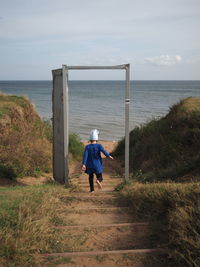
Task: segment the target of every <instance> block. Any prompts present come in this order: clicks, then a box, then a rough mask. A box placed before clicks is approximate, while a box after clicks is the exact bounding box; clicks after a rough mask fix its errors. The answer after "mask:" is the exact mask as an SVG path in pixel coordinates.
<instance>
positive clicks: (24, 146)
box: [0, 94, 83, 179]
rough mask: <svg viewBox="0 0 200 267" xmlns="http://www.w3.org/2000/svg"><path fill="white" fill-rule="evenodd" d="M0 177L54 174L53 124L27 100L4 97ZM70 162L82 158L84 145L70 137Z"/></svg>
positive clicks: (0, 124)
mask: <svg viewBox="0 0 200 267" xmlns="http://www.w3.org/2000/svg"><path fill="white" fill-rule="evenodd" d="M0 129H1V131H0V178H10V179H14V178H16V177H24V176H35V177H38V176H41V175H42V174H43V173H44V172H47V173H48V172H51V171H52V125H51V122H50V121H48V120H42V119H41V118H40V117H39V115H38V114H37V112H36V111H35V108H34V106H33V105H32V104H31V102H30V101H29V100H28V99H27V98H25V97H19V96H13V95H5V94H0ZM69 152H70V154H71V157H70V159H71V160H73V159H79V158H80V156H81V155H82V153H83V144H82V143H81V142H80V139H79V137H78V136H77V135H76V134H73V133H72V134H70V136H69Z"/></svg>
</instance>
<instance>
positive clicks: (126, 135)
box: [125, 64, 130, 182]
mask: <svg viewBox="0 0 200 267" xmlns="http://www.w3.org/2000/svg"><path fill="white" fill-rule="evenodd" d="M125 90H126V91H125V181H126V182H127V181H128V180H129V104H130V65H129V64H127V65H126V89H125Z"/></svg>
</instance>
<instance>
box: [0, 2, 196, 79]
mask: <svg viewBox="0 0 200 267" xmlns="http://www.w3.org/2000/svg"><path fill="white" fill-rule="evenodd" d="M125 63H130V64H131V79H132V80H134V79H136V80H200V0H167V1H161V0H151V1H150V0H140V1H138V0H56V1H55V0H34V1H33V0H6V1H5V0H0V80H50V79H52V74H51V70H52V69H57V68H61V67H62V64H66V65H118V64H125ZM124 77H125V74H124V71H123V70H115V71H113V70H106V71H99V70H98V71H97V70H95V71H71V72H70V73H69V78H70V79H72V80H74V79H77V80H83V79H86V80H88V79H97V80H98V79H111V80H113V79H119V80H121V79H124Z"/></svg>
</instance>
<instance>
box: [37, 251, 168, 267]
mask: <svg viewBox="0 0 200 267" xmlns="http://www.w3.org/2000/svg"><path fill="white" fill-rule="evenodd" d="M35 258H36V260H37V262H38V263H39V262H40V265H39V266H59V267H83V266H85V267H86V266H94V267H102V266H104V267H116V266H118V267H124V266H126V267H147V266H162V267H167V266H168V265H167V263H166V258H167V251H166V250H165V249H160V248H159V249H158V248H153V249H134V250H133V249H127V250H111V251H90V252H67V253H53V254H41V255H37V256H36V257H35ZM58 264H59V265H58Z"/></svg>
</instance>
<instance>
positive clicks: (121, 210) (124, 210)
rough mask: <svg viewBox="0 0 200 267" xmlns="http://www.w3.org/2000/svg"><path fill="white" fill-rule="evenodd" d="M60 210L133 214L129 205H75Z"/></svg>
mask: <svg viewBox="0 0 200 267" xmlns="http://www.w3.org/2000/svg"><path fill="white" fill-rule="evenodd" d="M60 212H65V213H66V214H67V213H77V214H88V212H90V214H91V213H95V212H98V213H110V212H113V213H117V214H122V213H125V214H127V213H129V214H132V210H131V209H130V208H129V207H112V206H110V207H98V206H97V207H91V208H90V207H88V208H77V207H73V209H72V208H70V209H65V210H60Z"/></svg>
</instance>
